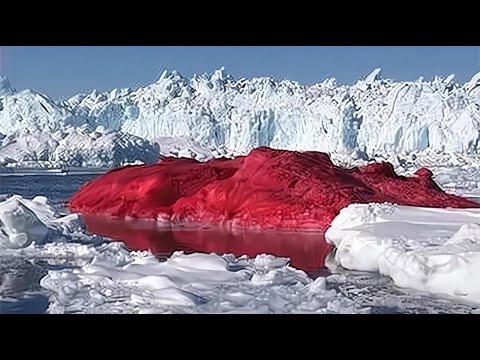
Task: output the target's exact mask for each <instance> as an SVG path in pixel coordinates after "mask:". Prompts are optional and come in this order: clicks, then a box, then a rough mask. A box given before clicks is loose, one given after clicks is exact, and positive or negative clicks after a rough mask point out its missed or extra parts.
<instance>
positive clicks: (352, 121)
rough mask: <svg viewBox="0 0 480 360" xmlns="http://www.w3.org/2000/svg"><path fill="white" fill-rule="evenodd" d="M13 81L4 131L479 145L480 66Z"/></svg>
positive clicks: (347, 147)
mask: <svg viewBox="0 0 480 360" xmlns="http://www.w3.org/2000/svg"><path fill="white" fill-rule="evenodd" d="M3 82H5V80H4V81H3ZM0 83H1V82H0ZM9 86H10V85H9V84H7V85H5V86H4V85H2V86H0V88H1V89H3V90H1V92H0V132H2V133H4V134H6V135H9V134H10V133H13V132H14V131H16V130H18V129H20V128H23V127H25V126H28V127H33V128H38V127H40V128H42V129H47V130H49V131H50V130H51V131H57V130H58V129H62V128H64V127H68V126H74V127H78V126H81V125H83V124H85V123H86V124H89V126H91V127H92V128H95V127H97V126H99V125H100V126H103V127H105V128H107V129H112V130H114V131H120V132H122V133H126V134H131V135H135V136H138V137H140V138H143V139H146V140H149V141H153V142H158V143H160V147H162V139H183V140H182V142H183V143H188V144H194V145H191V146H193V147H197V148H202V149H206V152H209V151H210V152H212V151H217V152H218V153H220V154H225V153H227V154H232V155H238V154H245V153H247V152H249V151H250V150H251V149H253V148H255V147H257V146H262V145H266V146H271V147H274V148H283V149H291V150H318V151H326V152H329V153H331V154H333V155H335V154H337V155H338V156H352V155H353V156H354V157H357V158H372V157H378V156H381V157H386V158H388V157H389V156H392V155H395V156H407V157H408V156H412V154H418V156H421V154H425V153H427V154H429V155H431V154H440V153H442V154H445V153H452V154H462V155H464V156H470V155H476V154H479V153H480V144H479V138H480V73H479V74H476V75H475V76H473V77H472V79H471V80H470V81H469V82H467V83H465V84H459V83H457V82H455V81H454V76H453V75H450V76H448V77H446V78H441V77H436V78H434V79H433V80H431V81H425V80H424V79H422V78H421V79H418V80H417V81H411V82H398V81H393V80H388V79H382V78H381V76H380V69H376V70H374V71H373V72H372V73H371V74H370V75H368V76H366V77H365V78H364V79H361V80H359V81H358V82H356V83H355V84H352V85H341V84H337V82H336V81H335V79H327V80H325V81H323V82H321V83H318V84H314V85H312V86H304V85H301V84H299V83H297V82H294V81H287V80H283V81H277V80H274V79H272V78H266V77H265V78H252V79H240V80H236V79H234V78H233V77H232V76H230V75H228V74H226V73H225V72H224V69H223V68H222V69H220V70H217V71H215V72H214V73H213V74H210V75H202V76H194V77H193V78H191V79H187V78H185V77H183V76H181V75H180V74H179V73H177V72H176V71H173V72H167V71H165V72H164V73H163V74H162V75H161V76H160V78H159V79H158V80H157V81H156V82H154V83H152V84H149V85H147V86H144V87H140V88H138V89H114V90H112V91H110V92H98V91H93V92H92V93H90V94H78V95H76V96H74V97H72V98H70V99H68V100H63V101H57V102H54V101H52V100H51V99H49V98H48V97H47V96H45V95H43V94H38V93H36V92H34V91H31V90H25V91H22V92H15V91H14V90H12V89H11V88H10V87H9ZM4 88H5V89H4ZM170 145H171V141H170ZM170 145H169V146H170ZM170 147H171V146H170ZM179 151H180V152H181V149H180V150H179ZM200 152H201V151H200ZM195 153H199V152H195ZM194 155H195V154H193V155H192V156H194ZM184 156H188V154H184Z"/></svg>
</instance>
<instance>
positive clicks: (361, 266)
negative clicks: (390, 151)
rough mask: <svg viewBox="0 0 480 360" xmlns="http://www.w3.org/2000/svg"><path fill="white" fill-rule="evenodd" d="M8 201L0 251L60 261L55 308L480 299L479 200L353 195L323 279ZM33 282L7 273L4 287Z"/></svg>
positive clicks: (227, 307) (52, 279) (434, 308)
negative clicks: (413, 204) (156, 242)
mask: <svg viewBox="0 0 480 360" xmlns="http://www.w3.org/2000/svg"><path fill="white" fill-rule="evenodd" d="M1 200H2V201H1V202H0V221H1V224H2V226H1V229H0V230H1V231H0V258H2V259H9V261H10V262H11V261H13V260H12V259H23V260H27V261H28V259H35V260H36V261H38V260H42V261H45V262H47V263H50V264H51V265H52V266H53V265H55V266H56V267H53V269H52V270H50V271H49V272H48V273H46V274H43V275H44V276H43V277H41V280H40V286H41V288H42V289H43V291H45V290H46V291H47V292H48V293H49V294H50V297H49V302H50V303H49V308H48V311H49V312H50V313H64V312H82V313H84V312H87V313H157V312H160V313H172V312H173V313H217V312H220V313H231V312H232V313H305V312H313V313H370V312H372V311H375V309H379V308H389V309H395V310H396V311H399V312H433V313H434V312H472V311H473V312H475V310H474V309H475V308H477V307H480V286H479V285H478V281H477V278H478V276H480V261H479V260H480V225H478V219H479V218H480V210H478V209H476V210H448V209H445V210H443V209H442V210H440V209H426V208H409V207H400V206H394V205H389V204H367V205H351V206H349V207H348V208H346V209H344V210H343V211H342V212H341V214H340V215H339V216H338V217H337V218H336V219H335V221H334V222H333V224H332V227H331V228H330V229H329V230H328V231H327V233H326V237H327V240H328V241H329V242H332V243H334V244H335V245H336V246H337V248H338V250H337V251H336V252H335V253H334V254H332V255H331V256H330V259H329V261H328V266H329V268H330V270H331V271H332V274H331V275H328V276H326V277H318V278H316V279H315V280H313V279H311V278H310V277H309V276H308V275H307V274H306V273H304V272H303V271H300V270H297V269H295V268H293V267H291V266H289V264H288V259H285V258H276V257H274V256H272V255H259V256H257V257H255V258H251V259H250V258H248V257H246V256H243V257H239V258H236V257H235V256H233V255H228V254H225V255H223V256H219V255H216V254H201V253H195V254H191V255H185V254H183V253H182V252H177V253H174V254H173V255H172V256H171V257H170V258H168V259H167V260H166V261H160V260H159V259H158V258H157V257H155V256H154V255H153V254H152V253H150V252H135V251H133V252H131V251H129V250H127V249H126V248H125V246H124V245H123V243H120V242H109V241H106V240H105V239H102V238H101V237H99V236H92V235H87V234H86V233H85V229H84V225H83V223H82V221H81V219H80V218H79V216H78V215H76V214H71V215H65V214H64V213H63V210H62V209H59V208H58V207H54V206H52V205H50V204H49V203H48V201H47V199H46V198H44V197H36V198H34V199H33V200H28V199H24V198H22V197H21V196H9V197H7V196H3V197H2V199H1ZM62 262H68V263H70V265H72V264H73V265H74V266H68V267H62V266H59V265H61V264H62ZM348 270H355V271H356V272H354V273H350V272H349V271H348ZM358 271H360V272H358ZM379 273H380V274H384V275H387V276H389V277H391V280H389V278H386V277H381V276H380V275H379ZM352 274H353V275H352ZM26 281H32V280H31V279H23V282H26ZM19 282H20V284H18V283H19ZM23 282H22V280H21V279H20V278H18V277H16V278H15V276H14V275H11V276H10V277H8V276H4V277H3V281H2V286H1V288H0V290H5V291H6V290H9V291H12V287H15V286H20V287H21V286H22V284H23ZM24 285H25V284H23V286H24ZM412 294H413V295H412Z"/></svg>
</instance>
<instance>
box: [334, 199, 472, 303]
mask: <svg viewBox="0 0 480 360" xmlns="http://www.w3.org/2000/svg"><path fill="white" fill-rule="evenodd" d="M325 236H326V239H327V241H328V242H329V243H331V244H334V245H335V246H336V248H337V249H336V253H335V260H336V263H337V264H339V265H341V266H342V267H344V268H347V269H350V270H358V271H372V272H380V273H381V274H383V275H386V276H390V277H391V278H392V279H393V281H394V282H395V284H396V285H397V286H399V287H402V288H409V289H415V290H418V291H421V292H426V293H430V294H435V295H444V296H447V297H452V298H454V299H456V300H458V301H463V302H472V303H476V304H479V303H480V283H479V282H478V278H479V277H480V209H434V208H420V207H408V206H397V205H390V204H353V205H350V206H348V207H347V208H345V209H343V210H342V211H341V212H340V214H339V215H338V216H337V217H336V218H335V220H334V221H333V222H332V224H331V227H330V228H329V229H328V231H327V232H326V234H325Z"/></svg>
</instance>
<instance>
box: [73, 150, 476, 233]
mask: <svg viewBox="0 0 480 360" xmlns="http://www.w3.org/2000/svg"><path fill="white" fill-rule="evenodd" d="M370 202H392V203H397V204H401V205H414V206H426V207H453V208H473V207H479V204H476V203H474V202H471V201H469V200H467V199H464V198H461V197H458V196H454V195H449V194H446V193H444V192H443V191H441V190H440V188H439V187H438V186H437V185H436V184H435V182H434V181H433V180H432V176H431V172H430V171H429V170H427V169H421V170H419V171H418V172H417V174H416V176H413V177H402V176H398V175H396V174H395V172H394V170H393V167H392V165H391V164H388V163H377V164H371V165H367V166H365V167H359V168H353V169H344V168H341V167H338V166H335V165H333V163H332V162H331V161H330V158H329V157H328V155H326V154H324V153H320V152H313V151H310V152H294V151H285V150H273V149H270V148H265V147H262V148H257V149H255V150H253V151H252V152H251V153H250V154H249V155H248V156H245V157H238V158H236V159H234V160H229V159H215V160H210V161H208V162H204V163H200V162H197V161H195V160H188V159H173V158H168V159H166V160H162V161H161V162H159V163H157V164H153V165H143V166H129V167H125V168H121V169H117V170H113V171H110V172H109V173H107V174H105V175H103V176H100V177H99V178H97V179H95V180H93V181H91V182H90V183H88V184H86V185H85V186H83V187H82V188H81V189H80V190H79V191H78V192H77V193H76V194H75V195H74V196H73V197H72V199H71V201H70V204H69V205H70V208H71V210H73V211H75V212H80V213H86V214H94V215H107V216H114V217H133V218H161V219H164V220H167V221H172V222H180V223H182V222H194V223H201V224H215V225H226V226H232V225H233V226H234V227H248V228H257V229H275V230H312V229H316V230H325V229H326V228H327V227H328V225H329V224H330V223H331V221H332V220H333V219H334V217H335V216H336V215H337V214H338V213H339V211H340V210H341V209H342V208H344V207H346V206H348V205H349V204H352V203H370Z"/></svg>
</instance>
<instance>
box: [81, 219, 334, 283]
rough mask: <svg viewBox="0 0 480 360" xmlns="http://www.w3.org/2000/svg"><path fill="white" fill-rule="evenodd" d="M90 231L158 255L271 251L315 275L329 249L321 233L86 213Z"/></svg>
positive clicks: (322, 268) (250, 253) (266, 252)
mask: <svg viewBox="0 0 480 360" xmlns="http://www.w3.org/2000/svg"><path fill="white" fill-rule="evenodd" d="M83 217H84V221H85V224H86V226H87V231H88V232H90V233H94V234H98V235H101V236H106V237H109V238H111V239H114V240H119V241H123V242H125V244H126V245H127V246H128V247H130V248H131V249H134V250H151V251H152V252H153V253H155V254H157V255H158V256H169V255H170V254H172V253H173V252H174V251H179V250H183V251H184V252H185V253H192V252H203V253H212V252H213V253H217V254H219V255H223V254H226V253H232V254H234V255H236V256H241V255H248V256H250V257H252V256H256V255H259V254H272V255H275V256H283V257H289V258H290V260H291V261H290V262H291V265H292V266H294V267H296V268H298V269H302V270H304V271H306V272H308V273H309V274H312V275H317V276H318V275H320V273H321V272H322V271H323V270H324V259H325V257H326V255H327V254H328V252H329V251H330V249H331V248H330V246H329V245H327V244H326V243H325V240H324V236H323V233H320V232H277V231H267V232H265V231H262V232H259V231H258V232H257V231H251V230H242V231H238V230H237V231H235V232H232V231H227V230H219V229H214V228H210V229H208V228H207V229H205V228H201V229H200V228H188V229H187V228H176V229H171V228H170V229H165V228H159V227H158V226H157V224H156V223H155V222H145V221H125V220H122V219H106V218H104V217H99V216H93V215H84V216H83Z"/></svg>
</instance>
